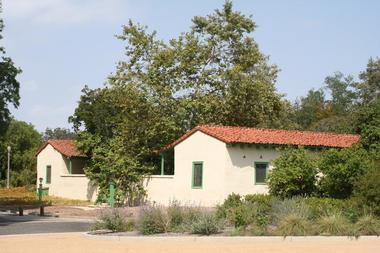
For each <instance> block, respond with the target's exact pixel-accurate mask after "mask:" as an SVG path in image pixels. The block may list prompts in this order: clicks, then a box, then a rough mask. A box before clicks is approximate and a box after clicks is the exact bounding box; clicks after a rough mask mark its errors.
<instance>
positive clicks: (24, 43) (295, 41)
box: [0, 0, 380, 132]
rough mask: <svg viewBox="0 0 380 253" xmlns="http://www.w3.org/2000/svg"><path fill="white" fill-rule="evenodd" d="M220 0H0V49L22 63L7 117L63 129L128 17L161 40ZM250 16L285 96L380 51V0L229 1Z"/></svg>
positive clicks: (353, 68) (117, 55)
mask: <svg viewBox="0 0 380 253" xmlns="http://www.w3.org/2000/svg"><path fill="white" fill-rule="evenodd" d="M0 1H1V0H0ZM223 3H224V1H223V0H192V1H179V0H178V1H174V0H150V1H148V0H139V1H132V0H2V4H3V8H2V9H3V12H2V13H1V18H2V19H3V20H4V24H5V28H4V31H3V36H4V39H3V40H2V41H0V43H2V45H3V46H4V47H5V49H6V52H7V55H8V56H10V57H11V58H12V59H13V61H14V62H15V64H16V65H17V66H18V67H20V68H21V69H22V70H23V73H22V74H21V75H20V76H19V77H18V80H19V81H20V83H21V90H20V95H21V101H20V106H19V108H18V109H12V113H13V115H14V117H15V118H16V119H18V120H23V121H26V122H29V123H31V124H33V125H34V126H35V127H36V129H37V130H38V131H40V132H43V131H44V130H45V129H46V128H47V127H49V128H55V127H65V128H70V127H71V126H70V124H69V123H68V120H67V119H68V117H69V116H70V115H72V114H73V113H74V110H75V108H76V106H77V105H78V101H79V98H80V95H81V89H82V88H83V87H84V85H88V86H89V87H90V88H98V87H102V86H103V85H104V83H105V82H106V80H107V76H109V75H110V74H111V73H112V72H114V71H115V69H116V63H117V62H118V61H119V60H121V59H123V56H124V55H123V52H124V47H125V45H124V44H123V42H121V41H119V40H117V39H116V38H115V35H118V34H120V33H121V29H122V25H123V24H126V23H127V22H128V20H129V19H132V20H133V21H135V22H138V23H140V24H143V25H147V26H148V28H149V31H153V30H156V31H157V35H158V38H160V39H163V40H169V39H170V38H173V37H177V36H178V35H179V34H180V33H181V32H184V31H188V30H189V27H190V26H191V18H192V17H194V16H205V15H207V14H211V13H213V11H214V10H215V9H217V8H221V7H222V5H223ZM233 4H234V9H235V10H238V11H240V12H242V13H243V14H246V15H252V18H253V20H254V21H255V22H256V24H257V29H256V31H255V32H254V33H253V37H254V39H255V40H256V41H257V42H258V44H259V47H260V50H261V51H262V52H263V53H264V54H266V55H267V56H269V61H270V63H273V64H276V65H278V67H279V68H280V69H281V72H280V73H279V77H278V79H277V83H276V87H277V90H278V91H279V92H280V93H284V94H285V95H286V97H287V98H288V99H290V100H292V101H293V100H295V99H296V98H299V97H300V96H304V95H305V94H306V93H307V91H308V90H310V89H311V88H320V87H322V86H323V81H324V79H325V77H326V76H328V75H331V74H333V73H334V72H336V71H341V72H343V73H344V74H351V75H353V76H355V77H357V75H358V74H359V73H360V72H361V71H363V70H364V69H365V67H366V64H367V62H368V59H369V57H376V56H380V28H379V27H380V1H377V0H372V1H371V0H366V1H365V0H360V1H359V0H356V1H352V0H334V1H331V0H324V1H323V0H320V1H307V0H303V1H301V0H266V1H264V0H261V1H258V0H235V1H233Z"/></svg>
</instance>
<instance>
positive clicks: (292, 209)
mask: <svg viewBox="0 0 380 253" xmlns="http://www.w3.org/2000/svg"><path fill="white" fill-rule="evenodd" d="M290 215H295V217H298V218H302V219H305V220H308V219H309V218H310V217H311V216H312V213H311V210H310V207H309V205H307V204H306V203H305V201H304V199H303V198H300V197H294V198H291V199H284V200H277V201H274V202H273V204H272V212H271V217H272V223H273V225H277V224H279V223H280V222H281V221H282V220H284V219H285V218H286V217H290Z"/></svg>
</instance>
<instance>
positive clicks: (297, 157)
mask: <svg viewBox="0 0 380 253" xmlns="http://www.w3.org/2000/svg"><path fill="white" fill-rule="evenodd" d="M273 166H274V168H273V170H272V171H271V172H270V173H269V176H268V187H269V193H270V194H271V195H273V196H278V197H281V198H290V197H293V196H311V195H314V194H316V192H317V187H316V180H317V178H316V175H317V169H316V168H317V162H316V158H315V157H313V156H312V155H311V154H310V153H308V152H307V151H306V150H305V149H303V148H302V147H299V148H289V149H286V150H285V151H284V152H283V153H282V154H281V156H280V157H278V158H277V159H275V160H274V161H273Z"/></svg>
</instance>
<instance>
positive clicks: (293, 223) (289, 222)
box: [275, 213, 311, 236]
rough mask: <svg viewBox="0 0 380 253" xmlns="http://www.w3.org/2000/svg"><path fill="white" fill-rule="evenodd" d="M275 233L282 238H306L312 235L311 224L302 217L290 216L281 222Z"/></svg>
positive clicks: (297, 215)
mask: <svg viewBox="0 0 380 253" xmlns="http://www.w3.org/2000/svg"><path fill="white" fill-rule="evenodd" d="M275 233H278V234H280V235H282V236H305V235H308V234H310V233H311V224H310V222H309V221H308V220H307V218H306V217H304V216H302V215H299V214H296V213H293V214H288V215H287V216H285V217H283V218H282V219H281V220H280V221H279V224H278V227H277V229H276V231H275Z"/></svg>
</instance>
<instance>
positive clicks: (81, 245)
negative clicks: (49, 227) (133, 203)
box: [0, 233, 380, 253]
mask: <svg viewBox="0 0 380 253" xmlns="http://www.w3.org/2000/svg"><path fill="white" fill-rule="evenodd" d="M0 245H1V246H0V247H1V253H24V252H32V251H33V252H39V253H45V252H46V253H51V252H54V253H67V252H70V253H77V252H78V253H79V252H80V253H87V252H88V253H90V252H91V253H104V252H109V253H119V252H120V253H121V252H123V253H132V252H136V253H137V252H138V253H144V252H149V253H153V252H157V253H160V252H162V253H171V252H173V253H174V252H181V253H187V252H197V253H198V252H199V253H201V252H207V253H213V252H234V253H239V252H250V253H252V252H260V253H265V252H289V253H298V252H299V253H301V252H302V253H305V252H308V253H314V252H323V253H328V252H331V253H339V252H342V253H351V252H352V253H354V252H355V253H356V252H360V253H367V252H368V253H369V252H371V253H372V252H374V253H375V252H376V253H377V252H380V237H362V238H360V239H359V240H355V239H349V238H346V237H309V238H287V239H285V240H284V239H283V238H280V237H116V236H115V237H99V236H96V237H94V236H87V235H84V234H79V233H70V234H49V235H23V236H0Z"/></svg>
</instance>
